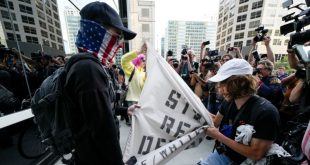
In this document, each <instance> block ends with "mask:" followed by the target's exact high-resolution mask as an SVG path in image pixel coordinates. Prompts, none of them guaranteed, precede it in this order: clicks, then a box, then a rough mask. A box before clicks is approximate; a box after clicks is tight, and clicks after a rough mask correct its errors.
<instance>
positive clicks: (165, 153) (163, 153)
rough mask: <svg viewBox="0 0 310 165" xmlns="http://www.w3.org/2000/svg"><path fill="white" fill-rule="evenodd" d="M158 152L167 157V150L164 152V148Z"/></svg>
mask: <svg viewBox="0 0 310 165" xmlns="http://www.w3.org/2000/svg"><path fill="white" fill-rule="evenodd" d="M159 153H160V155H161V156H162V157H163V158H167V157H168V155H167V152H166V149H164V150H162V151H160V152H159Z"/></svg>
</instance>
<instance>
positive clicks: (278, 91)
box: [253, 60, 284, 108]
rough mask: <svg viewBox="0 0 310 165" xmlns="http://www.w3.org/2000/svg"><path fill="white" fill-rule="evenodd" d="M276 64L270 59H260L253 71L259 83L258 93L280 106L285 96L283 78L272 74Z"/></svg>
mask: <svg viewBox="0 0 310 165" xmlns="http://www.w3.org/2000/svg"><path fill="white" fill-rule="evenodd" d="M273 69H274V65H273V63H272V62H271V61H269V60H262V61H259V62H258V64H257V68H256V69H255V71H254V72H253V75H254V78H255V80H256V81H257V83H258V90H257V94H258V95H259V96H261V97H264V98H265V99H267V100H269V101H270V102H271V103H272V104H273V105H274V106H275V107H277V108H280V106H281V103H282V100H283V98H284V96H283V89H282V84H281V80H280V79H279V78H278V77H277V76H275V75H272V73H273Z"/></svg>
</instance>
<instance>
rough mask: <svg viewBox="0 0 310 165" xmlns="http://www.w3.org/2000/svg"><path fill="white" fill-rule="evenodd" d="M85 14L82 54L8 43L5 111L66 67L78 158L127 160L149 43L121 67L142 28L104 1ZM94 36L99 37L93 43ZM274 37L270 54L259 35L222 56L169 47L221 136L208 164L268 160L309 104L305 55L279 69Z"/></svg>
mask: <svg viewBox="0 0 310 165" xmlns="http://www.w3.org/2000/svg"><path fill="white" fill-rule="evenodd" d="M80 15H81V24H80V26H81V28H80V30H79V33H78V35H77V40H76V46H77V48H78V50H79V53H78V54H76V55H74V56H72V57H71V58H70V59H69V60H65V58H64V57H63V56H57V57H51V56H49V55H45V54H44V53H42V52H39V53H33V54H32V55H31V58H28V57H26V56H24V55H22V54H21V55H20V54H19V53H18V52H17V51H16V50H14V49H8V48H4V47H2V48H0V55H1V56H0V59H1V60H0V90H1V92H0V104H1V106H0V113H1V115H5V114H9V113H12V112H14V111H17V110H20V109H21V108H22V105H23V104H22V100H23V99H27V98H28V99H29V98H30V96H31V95H32V94H33V92H34V91H35V89H37V88H38V87H39V86H40V84H41V83H42V81H43V80H44V79H45V78H46V77H48V76H49V75H51V74H52V73H53V72H54V71H55V70H57V69H58V68H60V67H64V68H65V70H66V72H67V75H66V80H65V84H64V90H65V91H66V92H67V94H68V95H67V96H68V97H69V100H70V102H72V103H73V105H72V104H71V106H69V112H70V114H72V116H71V117H72V120H71V123H70V125H71V126H72V128H71V129H72V133H73V135H74V137H75V138H76V139H75V142H76V144H77V145H76V146H75V159H74V161H75V162H76V163H77V164H102V163H105V164H124V162H123V160H122V153H121V149H120V144H119V121H118V118H117V117H116V116H117V115H121V119H125V121H126V124H127V125H129V126H130V124H131V123H130V120H131V119H130V115H131V113H132V111H134V109H135V108H136V107H139V105H137V103H138V101H139V96H140V94H141V91H142V89H143V86H144V82H145V79H146V76H147V74H146V70H145V65H146V63H145V60H146V56H147V46H146V44H143V45H142V46H141V48H139V49H138V50H135V51H131V52H128V53H126V54H125V55H123V56H122V59H121V67H117V66H116V65H115V63H114V62H113V61H114V60H113V58H114V56H115V53H116V52H117V51H118V49H119V48H120V47H121V46H122V45H123V41H124V39H125V40H131V39H133V38H134V37H135V36H136V33H135V32H132V31H131V30H129V29H128V28H126V27H124V26H123V24H122V21H121V18H120V17H119V15H118V14H117V12H116V11H115V10H114V9H112V8H111V7H110V6H109V5H107V4H106V3H104V2H92V3H90V4H88V5H86V6H85V7H84V8H82V9H81V11H80ZM90 27H92V28H90ZM89 29H91V30H89ZM93 30H96V31H95V32H94V31H93ZM92 40H93V41H96V42H90V43H87V42H88V41H92ZM270 41H271V38H270V37H269V36H265V37H264V39H263V41H262V42H263V43H264V45H265V47H266V50H267V54H263V55H261V56H258V53H257V51H256V47H257V44H258V42H257V41H255V40H254V39H253V40H252V49H251V50H250V52H249V54H248V55H246V56H245V55H242V54H241V52H240V49H239V48H238V47H231V48H229V49H228V50H227V52H226V53H225V54H224V55H222V56H219V55H217V54H216V55H214V54H213V53H214V52H212V51H210V50H209V49H208V48H206V47H207V45H206V44H205V43H202V44H201V51H200V59H196V55H195V52H194V51H193V50H191V49H184V50H183V51H182V52H181V59H176V58H175V56H174V55H173V52H172V51H168V52H167V56H166V60H167V62H168V63H169V64H170V65H171V67H173V68H174V70H175V71H176V72H177V73H178V74H179V75H180V77H181V78H182V79H183V80H184V81H185V82H186V84H187V85H188V86H189V87H190V88H191V89H192V90H193V92H194V93H195V94H196V95H197V96H198V97H199V98H200V99H201V101H202V103H203V104H204V106H205V107H206V109H207V110H208V112H209V113H210V116H212V119H213V122H214V125H215V127H209V128H206V130H205V133H206V135H208V137H209V138H210V139H215V140H216V146H215V148H216V151H215V152H213V153H212V154H210V155H208V157H207V158H206V159H205V160H203V161H201V162H200V163H201V164H225V165H226V164H234V163H235V164H236V163H237V164H240V163H242V162H243V161H244V160H246V159H247V158H249V159H251V160H254V161H259V160H261V159H263V158H264V157H265V155H266V153H267V152H268V150H269V149H270V147H271V146H272V144H273V143H274V142H275V141H276V140H277V138H278V136H279V135H280V130H281V127H282V126H283V123H285V122H287V121H288V120H289V119H290V117H292V116H293V115H295V114H297V113H299V111H300V110H303V109H302V108H301V107H307V106H309V101H306V100H307V98H308V97H309V92H307V91H309V87H308V84H307V82H306V81H305V77H304V74H303V73H304V70H303V68H300V65H298V62H299V59H298V58H297V56H296V55H295V54H294V51H292V50H291V49H290V48H289V49H288V59H289V64H290V67H291V68H294V69H296V72H294V73H286V72H285V69H286V68H284V67H279V68H275V67H274V66H275V62H276V61H275V56H274V54H273V52H272V48H271V46H270ZM211 53H212V55H211ZM21 57H22V60H23V61H21ZM85 57H87V58H85ZM89 57H90V58H89ZM23 65H24V66H23ZM26 79H27V81H28V82H29V83H26V82H27V81H25V80H26ZM128 107H129V109H127V108H128ZM127 112H128V114H127ZM243 125H250V126H252V127H253V129H254V130H255V132H254V133H253V135H252V139H251V140H250V141H249V142H248V143H247V144H243V143H241V142H238V141H236V140H235V137H236V136H238V132H237V129H238V128H239V127H240V126H243Z"/></svg>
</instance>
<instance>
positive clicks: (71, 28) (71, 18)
mask: <svg viewBox="0 0 310 165" xmlns="http://www.w3.org/2000/svg"><path fill="white" fill-rule="evenodd" d="M64 14H65V22H66V27H67V34H68V45H69V52H67V53H69V54H74V53H77V52H78V50H77V48H76V46H75V41H76V36H77V33H78V31H79V28H80V20H81V17H80V13H79V11H77V10H76V9H75V8H74V9H71V8H66V9H65V11H64Z"/></svg>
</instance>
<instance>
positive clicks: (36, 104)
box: [31, 67, 74, 156]
mask: <svg viewBox="0 0 310 165" xmlns="http://www.w3.org/2000/svg"><path fill="white" fill-rule="evenodd" d="M65 79H66V71H65V69H64V67H61V68H59V69H57V70H56V71H55V72H54V73H53V74H52V75H50V76H49V77H47V78H46V79H45V80H44V81H43V82H42V84H41V86H40V88H38V89H37V90H36V92H35V94H34V96H33V98H32V100H31V103H32V104H31V110H32V113H33V114H34V121H35V123H36V124H37V126H38V129H39V132H40V136H41V139H42V143H43V144H45V145H47V146H48V148H49V149H51V151H52V152H53V153H54V154H56V155H60V156H62V155H64V154H68V153H71V152H72V150H73V148H74V139H73V136H72V132H71V129H70V127H69V123H70V117H69V115H68V106H69V99H68V98H67V97H65V92H64V90H63V86H64V83H65Z"/></svg>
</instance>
